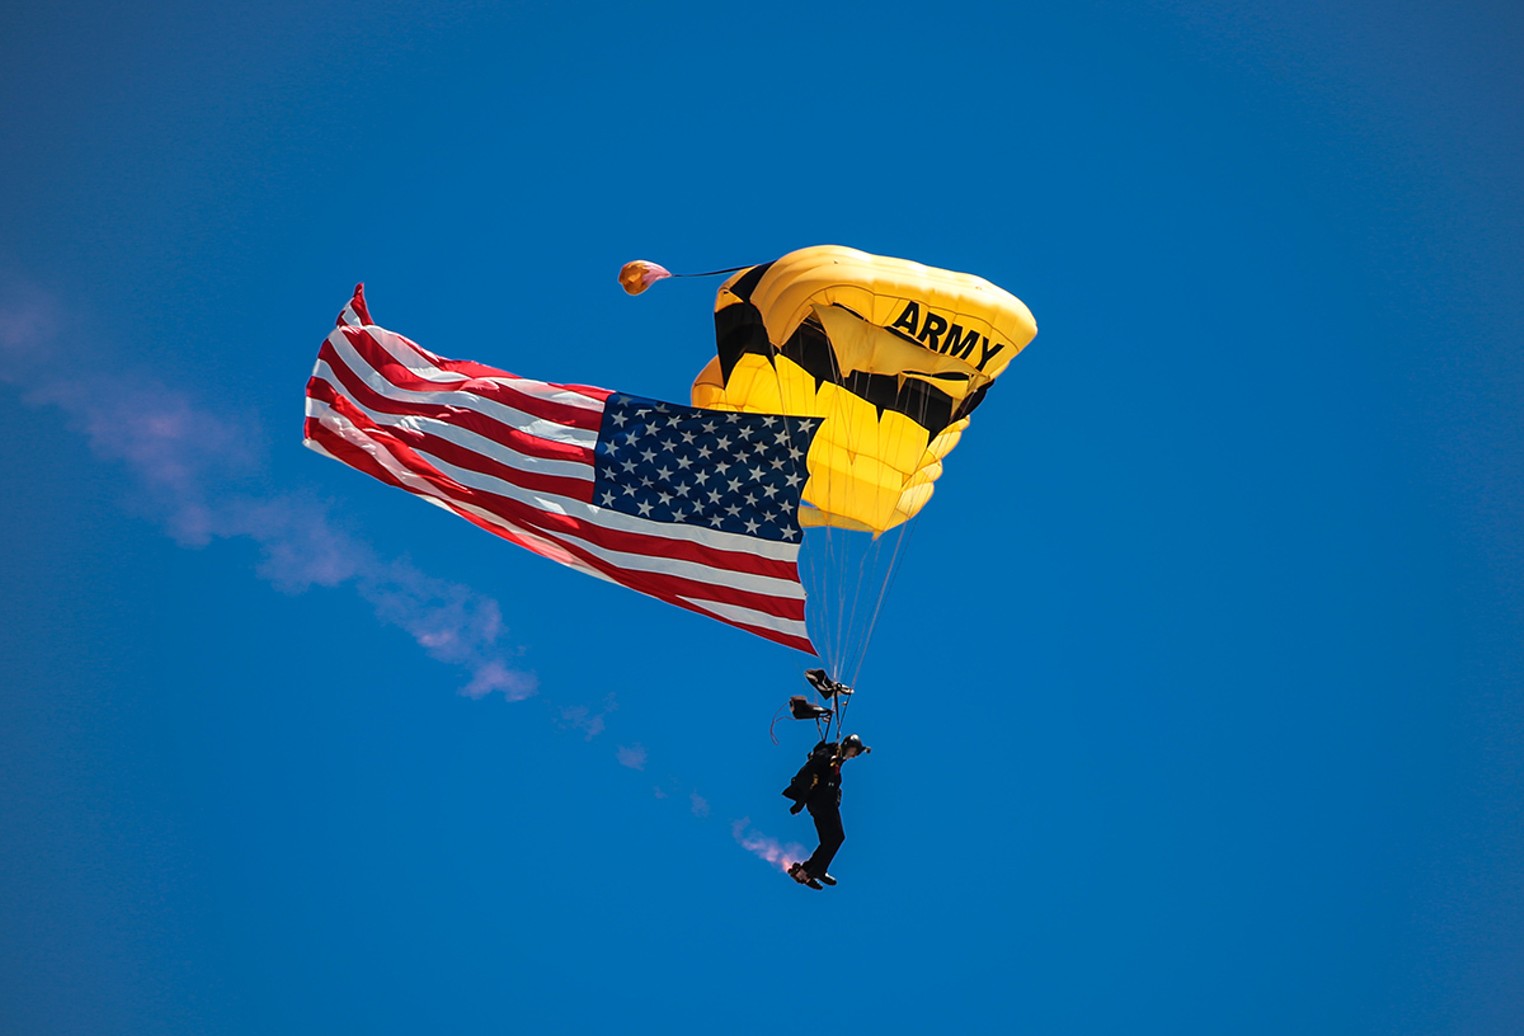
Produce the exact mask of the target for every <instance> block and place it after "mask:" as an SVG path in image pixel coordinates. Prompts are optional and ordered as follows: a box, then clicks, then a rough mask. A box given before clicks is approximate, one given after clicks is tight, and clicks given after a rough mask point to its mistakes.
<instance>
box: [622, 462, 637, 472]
mask: <svg viewBox="0 0 1524 1036" xmlns="http://www.w3.org/2000/svg"><path fill="white" fill-rule="evenodd" d="M619 466H620V467H621V468H623V469H624V470H625V471H634V470H635V469H636V468H638V467H640V465H639V464H636V463H635V462H634V461H633V460H622V461H620V462H619Z"/></svg>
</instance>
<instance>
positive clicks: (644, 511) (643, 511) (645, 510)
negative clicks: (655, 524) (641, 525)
mask: <svg viewBox="0 0 1524 1036" xmlns="http://www.w3.org/2000/svg"><path fill="white" fill-rule="evenodd" d="M650 513H651V505H650V504H648V503H646V502H645V501H644V500H642V501H641V502H640V516H641V517H642V518H644V517H645V516H646V515H648V514H650Z"/></svg>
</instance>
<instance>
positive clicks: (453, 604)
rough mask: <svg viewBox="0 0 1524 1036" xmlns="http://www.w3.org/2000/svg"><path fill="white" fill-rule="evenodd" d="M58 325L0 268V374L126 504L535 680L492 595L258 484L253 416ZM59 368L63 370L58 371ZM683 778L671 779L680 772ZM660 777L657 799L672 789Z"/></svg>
mask: <svg viewBox="0 0 1524 1036" xmlns="http://www.w3.org/2000/svg"><path fill="white" fill-rule="evenodd" d="M65 326H67V324H66V321H65V320H64V318H63V315H62V312H61V309H60V307H59V305H58V303H57V301H56V298H55V296H53V295H52V294H50V293H48V292H45V291H42V290H40V289H38V288H36V287H35V286H34V285H32V284H30V283H28V282H25V281H23V280H20V279H18V278H15V277H13V276H7V275H6V274H5V272H4V271H0V383H9V384H12V385H15V386H18V387H19V388H20V389H21V391H22V394H23V398H24V399H25V400H26V401H27V402H28V403H30V404H32V405H34V406H51V407H55V408H57V409H58V410H60V411H62V412H63V414H64V415H65V418H66V419H67V420H68V422H69V423H70V425H71V426H72V427H73V428H75V429H76V430H78V431H79V432H80V433H81V434H83V435H84V436H85V437H86V439H87V440H88V442H89V444H90V447H91V450H92V451H93V452H94V453H95V454H96V455H97V456H99V457H101V458H102V459H105V460H108V461H112V462H115V463H119V464H121V465H122V466H123V467H124V468H125V469H126V470H127V471H128V472H129V473H130V474H131V475H132V481H133V487H132V490H131V493H132V496H131V498H130V499H129V500H128V501H127V503H128V505H129V507H130V508H131V509H132V510H133V511H135V512H138V513H140V514H142V515H143V516H145V517H147V518H149V519H150V520H152V521H154V522H156V523H157V524H159V525H160V526H162V527H163V528H164V530H165V531H166V532H167V533H168V534H169V535H170V536H171V537H173V538H174V540H175V541H176V542H177V543H180V544H181V545H183V546H186V547H193V548H199V547H204V546H207V545H208V544H210V543H212V542H214V541H215V540H219V539H230V540H231V539H246V540H250V541H252V542H254V543H255V544H256V545H257V546H258V548H259V560H258V562H257V564H256V567H255V572H256V574H257V575H258V576H259V577H260V578H261V579H263V580H264V581H266V582H267V583H269V584H270V585H271V586H273V587H274V588H275V589H277V590H278V591H280V592H282V593H287V594H300V593H304V592H306V591H307V590H310V589H311V588H313V587H323V588H330V589H332V588H339V587H344V586H348V587H349V588H351V589H352V590H353V591H354V592H355V593H356V594H357V595H358V596H359V597H360V599H361V600H363V601H365V602H366V603H367V604H369V605H370V607H371V609H372V610H373V612H374V614H375V616H376V617H377V619H379V620H380V621H381V622H383V623H385V624H387V625H389V626H393V627H396V628H399V629H401V630H403V631H404V632H406V633H407V634H408V636H410V637H411V638H412V639H413V640H414V641H415V642H416V643H417V644H418V645H419V646H420V647H422V648H423V649H424V650H425V651H426V652H427V653H428V654H429V655H430V657H432V658H434V659H436V660H438V661H441V662H444V663H447V664H449V665H452V666H457V667H460V668H463V669H465V670H466V671H467V672H469V674H470V678H469V680H468V682H467V683H466V684H465V686H464V687H462V689H461V691H462V693H464V694H466V695H469V696H471V697H473V698H481V697H485V696H487V695H490V694H495V693H501V694H502V695H503V696H504V697H505V698H506V699H507V700H509V701H521V700H523V699H525V698H528V697H531V696H532V695H534V694H535V692H536V683H535V678H534V676H533V674H532V673H529V672H527V671H524V670H521V669H519V668H516V667H515V666H513V665H511V664H510V663H509V661H508V659H507V657H505V655H506V654H508V653H506V652H504V651H503V650H502V649H501V648H499V647H498V646H497V641H498V640H499V638H500V637H501V635H502V632H503V627H502V614H501V611H500V609H499V607H498V604H497V602H496V601H495V600H493V599H492V598H490V597H487V596H484V595H482V594H479V593H476V592H475V591H473V590H471V589H470V588H468V587H465V586H461V585H459V584H455V583H450V582H447V581H445V580H440V579H435V578H433V577H430V576H428V575H427V574H425V573H423V572H421V571H420V570H418V569H417V568H416V567H415V566H414V565H413V564H412V563H411V562H409V561H406V560H403V559H393V560H387V559H385V558H383V557H381V556H379V555H378V554H377V553H376V552H375V550H374V549H372V547H371V546H370V545H369V544H368V543H366V542H364V541H363V540H361V539H360V538H358V537H356V536H355V535H353V534H352V533H350V532H348V531H346V530H345V529H343V528H342V527H340V526H339V524H338V523H337V521H336V520H335V519H334V517H333V516H332V514H331V511H330V506H329V504H327V503H326V502H325V501H323V500H321V499H318V498H317V497H315V496H312V495H310V494H307V493H301V492H291V491H272V490H269V489H267V488H248V487H250V486H253V487H257V485H258V483H259V482H260V480H261V478H262V477H263V476H264V473H265V469H266V463H267V462H266V449H265V443H266V437H265V435H264V431H263V429H262V428H261V426H260V423H259V421H258V420H257V419H256V418H255V417H254V416H253V415H242V414H236V413H225V412H221V411H213V410H211V409H208V408H206V407H203V406H199V405H197V403H196V402H195V401H194V400H193V399H192V397H191V396H190V395H188V394H187V393H185V392H183V391H180V390H177V389H174V388H172V387H170V386H168V385H166V384H164V383H163V382H162V381H161V380H159V379H156V378H152V377H148V376H145V375H143V374H140V373H136V372H133V371H130V370H125V371H121V372H119V373H109V372H108V373H103V372H102V370H101V368H102V367H103V366H106V365H107V364H108V359H107V358H106V357H104V356H102V355H100V354H101V353H102V352H104V346H101V345H99V344H95V343H92V345H93V349H92V353H91V355H88V356H86V355H81V348H80V345H79V343H77V342H71V343H70V355H69V357H68V358H67V359H68V362H67V364H63V363H62V362H55V361H58V357H56V356H55V355H54V352H55V346H56V345H57V344H58V342H59V336H60V329H61V328H63V327H65ZM60 370H66V371H67V373H66V374H60V373H59V371H60ZM617 708H618V702H617V700H616V698H615V696H614V695H612V694H609V695H607V696H605V698H604V699H603V701H602V702H601V704H600V707H599V708H597V709H594V708H590V707H588V706H586V705H568V706H561V707H559V708H556V709H553V711H552V716H551V718H552V720H553V721H554V722H555V723H556V724H557V725H558V726H560V727H562V728H563V729H572V730H576V731H579V732H580V733H581V734H582V735H583V738H584V740H587V741H592V740H593V739H594V738H596V737H598V736H599V735H600V734H602V733H603V731H604V729H605V725H606V718H607V716H608V715H609V714H610V713H612V712H614V711H615V710H617ZM615 758H616V759H617V760H618V762H619V763H620V765H621V766H624V767H627V768H629V769H632V770H637V771H643V770H644V769H645V767H646V764H647V752H646V749H645V747H644V746H643V745H641V744H638V743H637V744H634V745H629V746H623V745H621V746H618V747H617V749H616V751H615ZM679 787H680V785H679ZM681 794H682V792H681V791H679V790H677V788H674V789H673V791H672V792H669V791H668V790H667V789H665V788H662V787H658V788H657V789H656V797H657V798H663V799H664V798H668V797H669V796H670V797H677V796H680V795H681ZM687 801H688V805H689V810H690V812H691V813H692V815H693V816H694V817H697V818H699V819H704V818H707V817H708V816H709V815H710V812H711V807H710V804H709V801H708V800H707V799H706V798H704V797H703V796H702V795H700V794H699V793H698V792H696V791H689V792H688V794H687ZM748 824H749V820H746V819H742V820H739V821H736V822H735V823H734V824H733V825H732V833H733V835H734V837H735V840H736V842H737V843H738V844H739V845H740V846H741V847H742V848H743V849H745V850H746V851H747V852H750V853H752V854H754V855H756V856H758V857H759V858H761V859H763V860H766V861H767V862H768V863H771V864H773V865H775V866H777V867H779V868H780V869H786V868H787V866H788V863H789V862H791V861H792V860H794V859H803V858H804V856H805V852H804V850H803V848H802V847H800V846H798V845H796V844H793V843H789V844H787V845H785V844H783V843H780V842H778V841H776V840H775V839H773V838H770V837H768V836H765V835H762V834H760V833H757V832H754V831H749V830H748V829H747V828H748Z"/></svg>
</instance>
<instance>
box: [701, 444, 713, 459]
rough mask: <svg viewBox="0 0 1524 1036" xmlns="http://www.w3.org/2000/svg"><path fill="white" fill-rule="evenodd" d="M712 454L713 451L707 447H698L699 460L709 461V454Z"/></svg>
mask: <svg viewBox="0 0 1524 1036" xmlns="http://www.w3.org/2000/svg"><path fill="white" fill-rule="evenodd" d="M713 452H714V451H713V450H711V449H710V448H709V447H707V446H700V447H699V459H700V460H708V459H709V455H710V454H711V453H713Z"/></svg>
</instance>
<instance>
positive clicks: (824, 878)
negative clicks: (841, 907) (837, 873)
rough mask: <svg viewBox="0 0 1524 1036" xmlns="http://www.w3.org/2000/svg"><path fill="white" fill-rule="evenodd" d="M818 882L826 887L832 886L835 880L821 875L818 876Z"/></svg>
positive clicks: (827, 875) (826, 875)
mask: <svg viewBox="0 0 1524 1036" xmlns="http://www.w3.org/2000/svg"><path fill="white" fill-rule="evenodd" d="M820 880H821V881H823V882H825V883H826V884H827V885H834V884H836V879H835V878H833V877H831V876H830V875H829V874H822V875H820Z"/></svg>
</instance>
